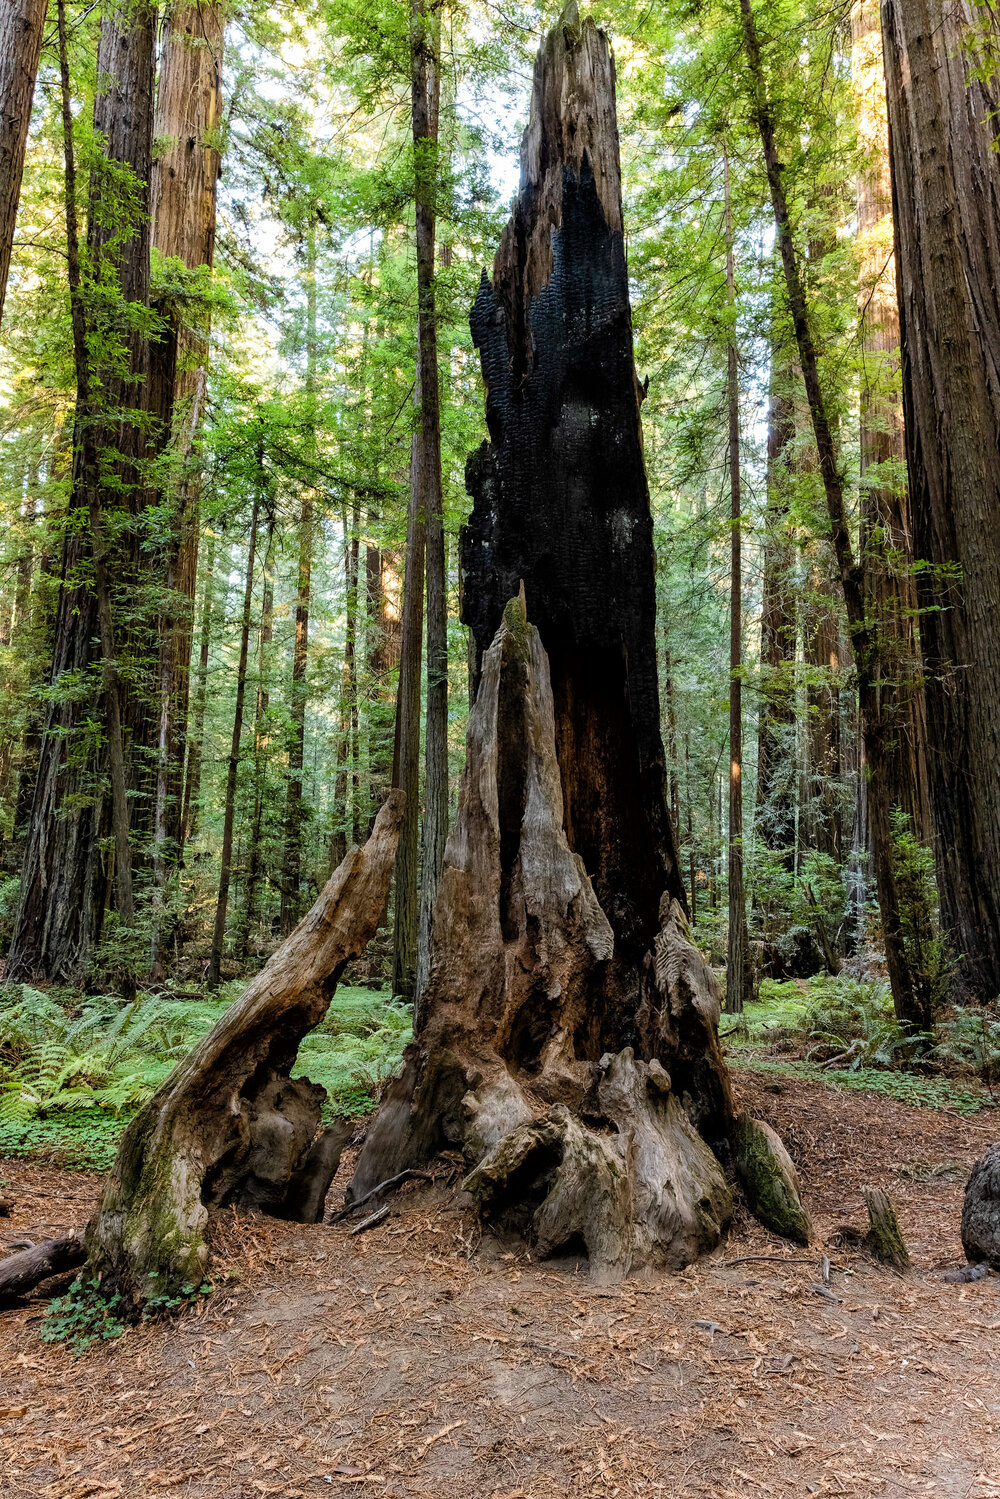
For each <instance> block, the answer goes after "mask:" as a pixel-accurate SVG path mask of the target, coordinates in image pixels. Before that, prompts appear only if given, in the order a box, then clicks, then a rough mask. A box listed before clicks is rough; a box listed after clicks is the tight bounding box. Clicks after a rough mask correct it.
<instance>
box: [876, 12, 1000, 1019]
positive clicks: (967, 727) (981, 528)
mask: <svg viewBox="0 0 1000 1499" xmlns="http://www.w3.org/2000/svg"><path fill="white" fill-rule="evenodd" d="M971 16H972V7H971V6H969V5H968V4H965V3H959V0H905V3H901V0H883V4H882V30H883V40H884V46H885V71H886V84H887V93H888V103H889V128H890V149H891V163H892V188H893V192H892V203H893V214H894V219H895V226H896V256H897V280H898V288H899V311H900V327H901V334H902V348H903V408H904V414H905V431H906V460H907V469H908V473H909V481H910V504H911V507H912V513H913V533H914V552H915V554H916V556H917V558H918V559H919V560H920V561H921V563H923V564H925V566H924V567H922V568H921V571H920V572H919V574H918V580H919V599H920V604H921V607H922V609H923V610H924V611H926V612H924V613H923V614H922V616H921V639H922V645H923V656H924V665H925V670H926V688H925V691H926V700H927V757H928V769H929V772H930V786H931V802H932V805H933V811H934V822H935V828H936V844H935V849H936V855H937V870H938V890H939V894H940V898H941V913H942V919H943V923H944V926H945V928H946V930H947V932H948V934H949V936H950V938H951V942H952V946H953V949H954V951H955V953H956V955H958V956H960V957H961V966H960V972H959V978H960V982H961V983H962V985H963V986H964V987H965V988H966V989H967V991H968V992H970V993H971V994H973V995H976V996H978V997H980V998H982V999H984V1000H985V999H994V998H995V997H996V995H997V994H998V993H1000V780H998V777H997V749H998V746H1000V631H998V629H997V617H998V613H1000V452H998V448H997V431H998V429H1000V382H998V378H997V371H998V368H1000V160H998V157H997V151H996V115H997V108H998V98H997V92H996V88H995V86H994V84H993V83H992V82H991V83H986V82H984V81H983V79H982V76H981V75H982V73H983V69H982V68H981V67H979V66H978V65H977V62H978V60H977V59H976V58H975V56H974V55H970V52H969V44H970V37H969V34H968V27H969V22H970V19H971ZM989 76H990V77H991V78H992V77H993V75H992V74H990V75H989Z"/></svg>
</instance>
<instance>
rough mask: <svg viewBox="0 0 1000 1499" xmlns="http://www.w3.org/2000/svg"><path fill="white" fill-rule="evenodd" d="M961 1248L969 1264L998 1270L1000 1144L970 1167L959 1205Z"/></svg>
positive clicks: (999, 1256)
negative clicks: (960, 1212) (967, 1181)
mask: <svg viewBox="0 0 1000 1499" xmlns="http://www.w3.org/2000/svg"><path fill="white" fill-rule="evenodd" d="M962 1248H963V1249H964V1250H965V1254H966V1258H967V1259H968V1260H969V1261H970V1263H972V1264H987V1265H990V1266H992V1268H993V1269H994V1270H1000V1145H991V1146H990V1148H989V1150H987V1152H986V1154H985V1155H984V1156H981V1157H980V1159H979V1160H978V1161H977V1162H976V1164H975V1165H974V1166H973V1168H972V1175H971V1176H970V1177H969V1183H968V1186H967V1187H966V1189H965V1204H964V1206H963V1208H962Z"/></svg>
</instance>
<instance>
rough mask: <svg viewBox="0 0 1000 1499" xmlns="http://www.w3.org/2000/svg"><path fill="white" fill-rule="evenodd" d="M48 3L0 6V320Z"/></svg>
mask: <svg viewBox="0 0 1000 1499" xmlns="http://www.w3.org/2000/svg"><path fill="white" fill-rule="evenodd" d="M47 3H48V0H5V3H4V4H3V5H2V6H0V319H2V318H3V304H4V298H5V296H6V293H7V277H8V275H9V273H10V256H11V250H12V248H13V245H14V227H15V225H16V223H17V206H18V203H19V202H20V200H21V178H22V176H23V174H24V153H25V149H26V147H27V143H28V126H29V125H30V124H31V104H32V100H33V99H34V97H35V78H36V76H37V74H38V59H39V56H40V54H41V50H42V33H43V31H44V29H45V11H46V7H47Z"/></svg>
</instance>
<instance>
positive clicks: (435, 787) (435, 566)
mask: <svg viewBox="0 0 1000 1499" xmlns="http://www.w3.org/2000/svg"><path fill="white" fill-rule="evenodd" d="M410 24H411V54H412V101H413V102H412V116H413V120H412V123H413V152H414V176H415V186H416V227H417V306H418V316H417V343H418V350H417V359H418V362H419V365H420V379H419V382H418V385H417V389H418V390H419V392H420V408H419V412H418V415H417V441H418V442H419V443H420V448H421V453H420V464H419V466H418V468H417V473H418V474H419V477H420V487H421V500H420V504H421V508H422V510H423V513H424V533H425V540H424V547H425V554H424V575H425V581H426V587H427V706H426V710H425V715H426V716H425V723H426V729H425V733H424V820H423V828H422V837H423V844H422V857H421V861H420V865H421V867H420V900H419V910H418V918H417V966H416V973H415V977H414V1002H415V1004H416V1005H417V1006H419V1004H420V997H421V995H422V994H423V991H424V989H425V988H426V986H427V975H428V971H429V967H430V937H431V919H432V913H433V910H434V899H435V896H436V895H437V884H438V879H439V877H440V874H441V865H442V862H443V860H444V849H445V843H446V841H447V838H448V575H447V563H446V555H445V535H444V513H443V499H442V493H441V393H440V376H439V372H438V351H437V310H436V306H437V303H436V296H435V291H434V237H435V232H436V223H437V204H436V199H437V190H438V116H439V105H440V91H441V78H440V69H439V66H438V57H437V50H438V46H439V44H440V29H441V27H440V13H439V12H438V11H437V10H436V8H435V9H434V10H433V19H432V7H431V6H429V5H428V0H412V6H411V23H410Z"/></svg>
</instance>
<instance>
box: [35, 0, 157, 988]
mask: <svg viewBox="0 0 1000 1499" xmlns="http://www.w3.org/2000/svg"><path fill="white" fill-rule="evenodd" d="M152 91H153V13H152V11H151V9H150V8H149V6H148V5H145V4H138V5H131V6H121V5H119V6H110V7H109V8H108V11H107V13H106V14H105V17H104V19H103V20H102V22H101V32H100V42H99V48H98V58H97V92H96V95H95V100H94V132H95V136H97V138H98V139H101V140H102V141H103V143H104V151H103V154H102V157H101V158H100V159H99V160H98V162H97V164H96V166H95V169H94V172H93V174H92V181H91V190H90V205H89V212H88V228H87V250H88V263H89V267H90V273H89V274H90V277H91V278H97V277H99V276H100V275H101V274H110V275H111V276H113V278H114V280H115V282H116V284H117V288H118V292H119V293H120V297H121V301H122V302H123V303H137V304H140V305H141V304H143V303H146V302H148V300H149V225H148V190H149V177H150V161H151V152H152V124H153V120H152ZM109 168H110V169H113V170H115V171H117V170H119V169H120V168H125V169H126V170H127V172H128V174H130V178H131V183H132V204H131V221H130V229H129V232H126V233H124V234H123V233H122V225H121V218H120V212H119V208H120V205H119V204H118V202H117V194H116V193H113V192H112V191H111V190H110V189H109V187H108V184H107V182H106V180H105V179H106V177H108V175H109ZM84 301H89V298H87V297H86V296H85V297H84ZM94 331H95V329H94V328H93V327H91V325H90V321H89V320H88V333H93V332H94ZM96 331H99V332H100V334H102V335H103V336H105V337H109V338H119V339H120V338H124V339H125V341H126V343H127V354H126V361H125V363H126V367H127V373H125V374H124V375H123V374H122V373H121V371H120V370H117V369H116V368H115V367H112V368H111V369H110V370H102V371H100V372H99V373H100V376H101V384H102V390H103V393H102V405H101V412H100V413H97V414H95V413H94V412H92V411H91V410H90V409H89V408H90V404H91V403H90V400H89V397H88V398H87V399H86V400H84V401H82V402H78V410H77V424H76V433H75V436H74V448H75V461H74V485H73V505H74V507H75V508H77V509H83V510H85V511H86V512H87V516H88V520H89V522H90V526H89V528H88V527H86V526H76V525H67V527H66V530H65V532H64V538H63V553H62V564H61V583H60V590H59V599H58V603H57V606H56V620H55V626H54V632H53V655H52V667H51V675H50V684H51V686H52V687H53V688H58V689H59V691H58V692H57V693H56V694H54V695H53V697H52V699H51V702H50V705H49V708H48V710H47V715H46V723H45V728H44V731H43V736H42V743H41V747H40V751H39V764H38V772H37V776H36V781H35V791H34V798H33V802H32V808H31V815H30V819H29V824H28V832H27V838H26V840H25V853H24V863H23V871H22V879H21V892H20V898H19V904H18V911H17V915H16V917H15V923H14V933H13V936H12V940H11V947H10V953H9V956H8V968H7V973H8V977H10V978H16V977H21V978H28V977H31V976H34V977H36V978H42V979H48V980H50V981H59V982H66V983H74V984H76V983H81V982H82V981H83V980H84V979H85V977H86V974H87V971H88V968H89V964H90V956H91V951H92V948H93V944H94V942H95V940H96V938H97V936H98V934H99V930H100V923H101V917H102V913H103V909H104V896H105V891H106V888H107V871H106V870H105V869H104V868H103V867H102V864H101V862H100V860H99V858H98V857H97V852H96V850H97V842H98V839H99V837H101V836H102V834H103V831H104V826H105V817H106V809H105V806H104V797H103V794H102V786H101V782H102V778H103V776H104V774H106V768H107V767H106V756H104V755H101V754H99V753H98V752H97V751H96V750H93V749H91V748H90V747H89V746H87V745H86V744H84V745H81V744H80V742H79V740H80V735H81V733H82V732H83V730H84V726H85V725H86V724H87V722H88V721H89V719H90V717H91V716H92V714H93V712H94V708H95V704H94V701H93V697H94V693H93V687H92V685H91V683H92V681H93V668H94V667H95V665H96V664H97V662H98V661H100V660H101V658H102V656H103V659H104V661H105V662H106V663H107V662H111V663H114V662H115V660H116V655H115V650H114V647H113V645H112V643H111V642H110V641H109V640H108V639H107V635H108V630H107V620H105V621H104V626H103V628H102V624H101V621H100V619H99V609H98V597H97V595H98V592H99V591H100V588H99V586H97V587H95V586H92V585H91V584H90V582H89V581H87V580H86V577H85V574H86V572H87V570H88V565H89V563H90V561H91V559H92V557H93V545H92V538H91V537H89V536H88V534H87V531H88V529H93V521H94V520H95V518H96V519H97V521H98V531H100V529H101V527H100V519H101V515H102V514H103V512H104V510H105V509H107V508H110V507H111V506H118V505H121V503H122V499H121V492H122V489H124V490H125V492H126V493H127V494H129V499H128V500H126V503H127V504H129V505H131V504H133V503H134V497H133V496H132V494H131V491H132V489H133V488H134V484H135V472H134V467H133V462H134V459H135V458H137V457H138V456H139V445H140V442H141V437H140V432H139V428H138V425H137V424H136V423H135V422H134V421H133V420H131V419H130V416H129V412H128V409H127V408H135V407H136V406H140V405H141V404H142V399H143V395H142V389H143V387H142V379H143V376H144V373H145V369H146V356H147V348H146V342H145V339H144V338H143V337H142V336H141V334H140V333H139V332H138V331H137V330H136V329H135V328H134V327H133V328H125V329H122V328H120V327H118V326H117V325H116V324H115V323H114V321H113V320H112V324H111V326H107V327H105V326H104V325H103V323H102V326H101V327H100V329H99V330H96ZM84 439H86V445H87V447H88V449H92V450H93V451H96V452H98V453H99V452H101V450H102V449H105V448H111V449H113V450H114V451H115V452H116V453H118V454H120V455H122V463H121V464H118V463H116V464H115V465H114V467H115V472H114V473H113V474H111V473H108V474H107V475H105V474H103V473H102V474H100V475H99V476H98V478H97V479H96V480H95V482H94V484H90V483H86V484H85V483H84V479H85V474H84V469H85V468H89V467H90V464H89V463H86V464H85V462H84V457H85V454H84ZM101 467H102V468H108V467H110V465H109V464H108V460H107V458H106V457H104V458H102V462H101ZM95 486H96V488H97V490H98V492H97V493H96V494H91V495H90V496H88V494H87V492H86V491H87V490H88V489H94V488H95ZM98 549H99V550H103V548H102V547H101V546H100V544H99V545H98ZM98 560H100V559H98ZM102 637H103V638H102ZM109 647H110V649H109ZM108 675H109V674H108V672H107V670H105V672H104V673H103V676H104V685H105V686H107V685H108ZM112 676H113V677H115V678H116V677H117V673H116V672H114V673H112ZM71 684H72V687H71ZM115 695H117V689H116V694H115ZM107 696H108V694H107V693H106V694H105V697H106V698H107ZM113 712H114V705H113V704H111V705H109V704H108V703H107V702H106V705H105V715H106V721H108V722H110V726H111V728H112V731H113ZM120 716H121V717H122V718H125V717H126V714H125V713H121V714H120Z"/></svg>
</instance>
